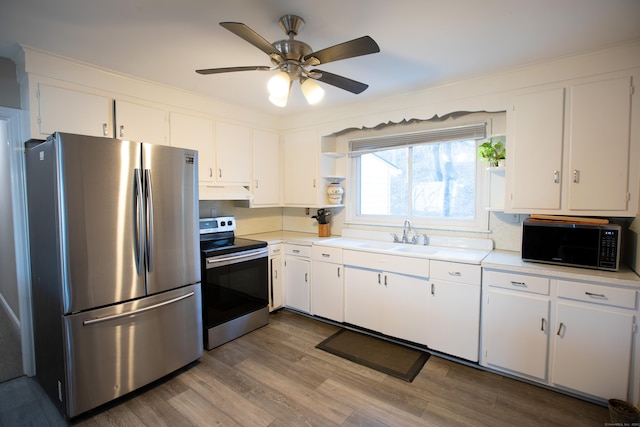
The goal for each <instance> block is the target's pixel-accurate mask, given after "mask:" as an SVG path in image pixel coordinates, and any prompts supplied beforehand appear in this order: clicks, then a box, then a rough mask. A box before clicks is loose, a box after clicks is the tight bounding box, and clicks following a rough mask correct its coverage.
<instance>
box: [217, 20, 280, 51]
mask: <svg viewBox="0 0 640 427" xmlns="http://www.w3.org/2000/svg"><path fill="white" fill-rule="evenodd" d="M220 25H221V26H223V27H224V28H226V29H227V30H229V31H231V32H232V33H233V34H235V35H236V36H238V37H240V38H242V39H244V40H246V41H248V42H249V43H251V44H252V45H254V46H255V47H257V48H258V49H260V50H261V51H263V52H264V53H266V54H267V55H272V54H274V53H277V54H278V55H282V53H281V52H280V51H279V50H278V49H276V48H275V47H274V46H273V45H272V44H271V43H269V42H268V41H267V40H266V39H265V38H264V37H262V36H261V35H260V34H258V33H256V32H255V31H253V30H252V29H251V28H249V27H247V26H246V25H245V24H243V23H241V22H221V23H220Z"/></svg>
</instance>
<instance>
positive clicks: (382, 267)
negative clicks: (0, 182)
mask: <svg viewBox="0 0 640 427" xmlns="http://www.w3.org/2000/svg"><path fill="white" fill-rule="evenodd" d="M342 262H343V264H344V265H352V266H354V267H361V268H367V269H369V270H376V271H386V272H389V273H400V274H405V275H408V276H416V277H424V278H427V277H429V259H427V258H413V257H408V256H402V255H386V254H381V253H376V252H365V251H354V250H343V252H342Z"/></svg>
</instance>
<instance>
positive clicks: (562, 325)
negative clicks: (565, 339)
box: [556, 322, 564, 335]
mask: <svg viewBox="0 0 640 427" xmlns="http://www.w3.org/2000/svg"><path fill="white" fill-rule="evenodd" d="M562 328H564V323H562V322H560V325H559V326H558V332H556V335H560V332H562Z"/></svg>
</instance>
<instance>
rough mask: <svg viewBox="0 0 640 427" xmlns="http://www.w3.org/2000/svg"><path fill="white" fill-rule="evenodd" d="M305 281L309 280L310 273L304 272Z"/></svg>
mask: <svg viewBox="0 0 640 427" xmlns="http://www.w3.org/2000/svg"><path fill="white" fill-rule="evenodd" d="M304 281H305V282H308V281H309V273H304Z"/></svg>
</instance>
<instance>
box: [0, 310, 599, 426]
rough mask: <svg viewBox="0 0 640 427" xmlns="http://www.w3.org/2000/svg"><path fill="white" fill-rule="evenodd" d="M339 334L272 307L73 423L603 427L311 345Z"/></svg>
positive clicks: (435, 365)
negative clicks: (185, 364) (266, 317)
mask: <svg viewBox="0 0 640 427" xmlns="http://www.w3.org/2000/svg"><path fill="white" fill-rule="evenodd" d="M337 330H338V328H337V327H335V326H332V325H328V324H325V323H322V322H318V321H316V320H313V319H310V318H307V317H304V316H300V315H298V314H294V313H291V312H288V311H280V312H277V313H274V314H272V316H271V322H270V324H269V325H268V326H265V327H263V328H261V329H259V330H257V331H254V332H252V333H250V334H248V335H245V336H243V337H241V338H239V339H237V340H235V341H232V342H230V343H228V344H225V345H223V346H221V347H218V348H217V349H214V350H212V351H209V352H207V351H205V354H204V356H203V357H202V358H201V359H200V362H199V363H198V364H196V365H194V366H191V367H190V368H189V369H187V370H184V371H182V372H180V373H179V374H177V375H175V376H172V377H171V378H169V379H166V380H164V381H162V382H160V383H159V384H156V385H155V386H154V387H152V388H149V389H146V390H144V392H140V393H135V396H134V397H131V398H128V399H124V400H121V401H119V402H117V404H116V405H108V406H107V407H106V408H101V410H100V411H95V412H93V413H90V414H89V415H88V416H85V417H82V418H81V419H76V420H74V422H73V424H74V425H80V426H189V425H195V426H214V425H220V426H233V425H239V426H301V425H312V426H335V425H342V426H416V425H427V426H465V425H467V426H492V427H494V426H536V427H537V426H599V427H602V426H604V425H605V424H606V423H608V422H609V416H608V410H607V408H605V407H602V406H598V405H594V404H591V403H588V402H584V401H581V400H578V399H574V398H571V397H568V396H565V395H562V394H559V393H556V392H553V391H549V390H546V389H542V388H539V387H536V386H533V385H530V384H526V383H523V382H520V381H516V380H512V379H509V378H505V377H502V376H500V375H496V374H493V373H489V372H485V371H482V370H479V369H476V368H473V367H468V366H464V365H461V364H458V363H454V362H451V361H448V360H445V359H441V358H438V357H435V356H432V357H431V358H430V359H429V360H428V361H427V363H426V364H425V366H424V368H423V369H422V371H421V372H420V373H419V374H418V376H417V377H416V379H415V380H414V381H413V382H412V383H408V382H405V381H402V380H399V379H396V378H393V377H390V376H388V375H386V374H382V373H379V372H377V371H373V370H371V369H368V368H364V367H361V366H359V365H357V364H354V363H352V362H349V361H347V360H344V359H341V358H339V357H337V356H333V355H331V354H329V353H326V352H324V351H321V350H318V349H316V348H315V345H316V344H318V343H319V342H321V341H322V340H323V339H325V338H326V337H328V336H329V335H331V334H333V333H334V332H335V331H337ZM0 398H4V396H0ZM0 424H2V423H1V422H0ZM50 425H56V424H55V422H53V421H52V422H51V424H50Z"/></svg>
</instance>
